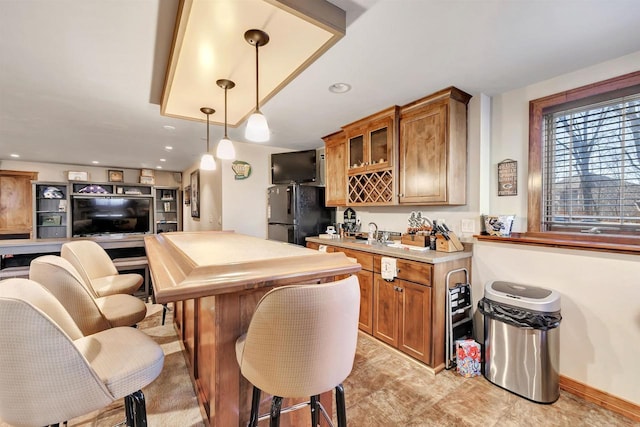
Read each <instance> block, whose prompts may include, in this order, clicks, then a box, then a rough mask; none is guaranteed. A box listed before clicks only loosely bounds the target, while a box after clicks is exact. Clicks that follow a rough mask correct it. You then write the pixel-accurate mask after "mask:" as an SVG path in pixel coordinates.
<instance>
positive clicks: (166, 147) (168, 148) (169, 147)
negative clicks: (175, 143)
mask: <svg viewBox="0 0 640 427" xmlns="http://www.w3.org/2000/svg"><path fill="white" fill-rule="evenodd" d="M164 149H165V150H173V147H172V146H170V145H167V146H165V147H164Z"/></svg>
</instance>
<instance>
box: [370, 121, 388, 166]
mask: <svg viewBox="0 0 640 427" xmlns="http://www.w3.org/2000/svg"><path fill="white" fill-rule="evenodd" d="M393 125H394V117H385V118H383V119H380V120H376V121H374V122H372V123H371V124H370V125H369V128H368V129H367V138H366V141H367V143H368V148H369V149H368V150H367V151H368V158H367V160H365V162H367V163H368V165H367V170H369V171H373V170H380V169H387V168H389V167H391V166H393V141H394V139H393V129H394V127H393Z"/></svg>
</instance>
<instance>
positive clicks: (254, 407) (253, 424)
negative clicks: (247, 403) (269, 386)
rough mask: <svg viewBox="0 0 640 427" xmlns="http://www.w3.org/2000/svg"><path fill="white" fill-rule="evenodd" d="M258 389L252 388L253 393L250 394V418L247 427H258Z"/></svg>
mask: <svg viewBox="0 0 640 427" xmlns="http://www.w3.org/2000/svg"><path fill="white" fill-rule="evenodd" d="M259 410H260V389H259V388H258V387H256V386H253V393H252V394H251V417H250V418H249V424H248V425H247V427H258V417H259V416H260V414H259V413H258V411H259Z"/></svg>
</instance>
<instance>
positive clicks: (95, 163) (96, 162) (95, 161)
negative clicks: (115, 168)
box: [91, 160, 100, 165]
mask: <svg viewBox="0 0 640 427" xmlns="http://www.w3.org/2000/svg"><path fill="white" fill-rule="evenodd" d="M91 163H93V164H94V165H97V164H98V163H100V162H99V161H97V160H94V161H92V162H91Z"/></svg>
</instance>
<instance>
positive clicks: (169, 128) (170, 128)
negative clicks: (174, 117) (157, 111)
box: [162, 125, 176, 130]
mask: <svg viewBox="0 0 640 427" xmlns="http://www.w3.org/2000/svg"><path fill="white" fill-rule="evenodd" d="M162 127H163V128H165V129H166V130H176V127H175V126H171V125H164V126H162Z"/></svg>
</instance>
